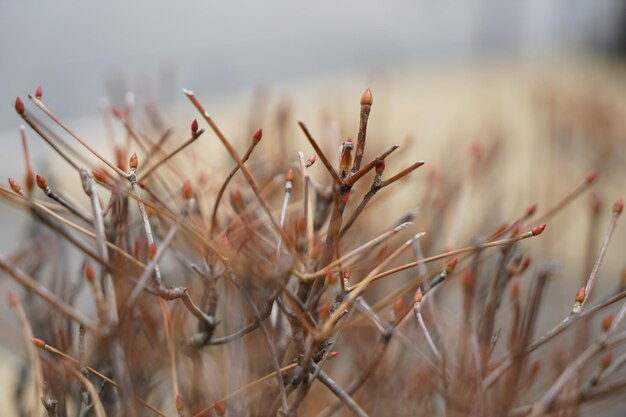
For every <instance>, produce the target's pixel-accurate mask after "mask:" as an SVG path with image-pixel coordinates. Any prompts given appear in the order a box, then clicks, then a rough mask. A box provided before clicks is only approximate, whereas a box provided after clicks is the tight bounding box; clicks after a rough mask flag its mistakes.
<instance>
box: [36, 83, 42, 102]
mask: <svg viewBox="0 0 626 417" xmlns="http://www.w3.org/2000/svg"><path fill="white" fill-rule="evenodd" d="M35 97H37V98H38V99H41V97H43V88H41V86H39V87H37V90H35Z"/></svg>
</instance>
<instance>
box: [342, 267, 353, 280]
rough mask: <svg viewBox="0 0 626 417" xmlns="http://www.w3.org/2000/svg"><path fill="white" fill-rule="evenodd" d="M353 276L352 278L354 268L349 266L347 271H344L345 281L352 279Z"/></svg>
mask: <svg viewBox="0 0 626 417" xmlns="http://www.w3.org/2000/svg"><path fill="white" fill-rule="evenodd" d="M351 276H352V268H350V267H349V266H347V267H346V269H344V270H343V279H350V277H351Z"/></svg>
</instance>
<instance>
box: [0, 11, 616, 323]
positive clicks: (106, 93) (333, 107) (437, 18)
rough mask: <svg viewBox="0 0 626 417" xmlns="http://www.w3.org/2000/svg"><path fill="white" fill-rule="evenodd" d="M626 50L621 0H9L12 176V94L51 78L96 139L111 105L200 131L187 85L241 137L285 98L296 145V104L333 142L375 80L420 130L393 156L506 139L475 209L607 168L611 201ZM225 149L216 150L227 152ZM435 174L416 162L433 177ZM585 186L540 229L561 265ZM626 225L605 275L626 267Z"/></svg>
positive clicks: (15, 241)
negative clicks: (254, 116)
mask: <svg viewBox="0 0 626 417" xmlns="http://www.w3.org/2000/svg"><path fill="white" fill-rule="evenodd" d="M624 57H626V2H624V1H621V0H595V1H594V0H586V1H585V0H527V1H522V0H474V1H464V2H455V1H432V0H413V1H404V0H402V1H394V2H379V1H363V0H345V1H341V2H336V1H318V2H292V1H287V0H276V1H263V2H259V1H250V0H247V1H238V2H223V1H206V0H204V1H185V2H166V1H133V2H128V1H107V2H82V1H66V0H58V1H55V2H48V1H43V0H41V1H36V0H0V154H1V155H2V163H1V164H0V179H2V181H5V179H6V178H7V177H9V176H11V177H14V178H19V179H21V178H22V176H23V162H22V155H21V145H20V141H19V135H18V127H19V126H20V123H21V120H20V119H19V117H17V116H16V114H15V111H14V108H13V103H14V100H15V97H16V96H18V95H19V96H22V97H23V98H25V96H26V95H27V94H28V93H32V92H34V90H35V89H36V88H37V87H38V86H39V85H41V86H42V87H43V89H44V96H45V100H46V103H47V105H48V106H49V107H50V108H51V109H53V110H54V112H55V113H56V114H57V115H58V116H59V117H60V118H61V119H62V120H65V121H67V122H68V124H69V125H70V126H72V127H73V128H75V130H76V131H78V132H79V133H80V134H81V135H82V136H84V137H86V138H88V139H89V140H90V141H91V142H92V143H95V144H97V145H99V146H104V144H105V142H106V136H107V133H106V130H105V129H103V119H102V114H101V111H102V109H103V106H105V107H106V106H108V105H111V106H114V107H121V106H125V105H127V104H129V103H132V104H133V106H134V107H135V108H137V109H142V110H141V112H144V111H145V112H146V113H150V112H151V111H152V112H155V111H157V110H155V109H158V113H159V114H160V116H161V117H162V118H163V121H164V123H165V124H166V125H172V126H173V125H182V126H183V130H182V131H186V129H187V126H188V123H189V121H190V120H191V119H192V118H194V117H196V115H195V113H194V112H193V111H192V109H191V107H190V106H189V105H188V103H186V100H185V99H184V96H183V94H182V88H183V87H185V88H189V89H192V90H194V91H195V93H196V94H197V95H198V96H200V97H201V98H203V100H204V102H205V103H207V106H206V107H207V109H209V111H210V112H211V114H212V115H214V116H215V117H216V119H217V120H218V122H219V123H220V125H221V126H222V127H223V128H224V130H225V131H226V132H228V133H229V134H231V135H232V136H233V137H235V138H237V139H239V140H243V139H244V138H248V137H249V135H250V134H251V132H252V131H253V130H252V129H253V128H254V129H256V128H258V127H263V129H264V131H265V132H266V136H267V137H269V138H271V137H272V133H276V127H275V124H276V120H275V114H276V113H277V112H278V113H280V111H281V109H283V110H284V109H286V108H288V109H289V114H290V117H291V118H292V120H291V121H292V122H293V123H292V124H291V126H292V127H291V128H290V129H291V130H290V131H288V135H289V138H290V139H291V138H293V144H292V145H291V146H292V147H293V149H290V151H291V150H294V151H295V150H296V149H297V150H305V151H306V152H307V153H309V152H310V151H311V150H310V149H309V148H308V144H307V143H306V142H305V141H304V140H303V137H302V135H301V133H300V132H299V131H298V130H297V129H296V127H295V121H296V120H305V121H307V123H308V124H310V126H312V128H313V129H314V131H316V132H318V133H319V136H320V137H322V139H324V140H325V141H326V142H325V143H326V145H327V146H328V147H330V149H336V146H338V144H339V143H340V140H341V139H343V138H345V137H347V136H354V135H356V129H357V124H358V117H357V116H358V99H359V97H360V95H361V93H362V91H363V90H364V89H365V88H366V87H371V88H372V91H373V92H374V103H375V104H374V108H373V110H372V117H371V119H370V129H371V132H372V133H371V136H372V137H375V138H380V140H381V141H385V142H386V143H391V142H397V143H401V144H403V145H408V146H407V147H405V148H404V152H403V153H402V154H401V157H400V158H399V159H400V161H401V162H397V163H398V166H397V167H396V168H399V167H401V166H402V163H407V162H408V161H414V160H417V159H423V160H426V162H427V164H428V165H429V166H431V167H434V169H439V170H440V171H443V172H444V173H448V174H450V175H459V174H460V175H463V174H462V172H463V171H462V170H463V169H464V168H463V164H464V160H463V157H464V155H466V154H468V152H469V149H470V147H471V146H472V144H475V143H477V142H478V143H482V144H483V145H485V146H486V145H488V144H490V143H492V142H493V141H495V140H496V139H498V140H500V139H501V143H502V144H503V146H501V149H500V155H501V156H502V155H503V156H504V157H503V158H502V162H499V165H497V166H496V167H497V170H496V173H495V174H493V173H492V174H491V175H492V176H491V177H487V178H488V179H487V185H484V184H483V185H482V186H481V185H477V186H476V188H475V189H474V191H473V194H472V197H471V198H470V202H469V203H468V207H469V208H468V211H469V213H470V214H469V215H468V216H467V223H471V222H470V220H471V219H472V218H473V216H475V217H476V218H477V219H480V221H482V222H484V218H485V216H486V215H489V216H491V215H493V216H495V217H497V218H500V219H503V220H504V219H511V218H514V217H515V216H517V215H519V214H520V213H521V212H523V210H524V209H525V208H526V207H527V206H528V205H530V204H531V203H533V202H539V206H540V207H541V208H542V209H543V210H540V211H541V212H544V211H545V210H547V208H548V207H550V205H551V204H553V203H555V202H556V201H558V199H560V197H562V196H563V195H564V194H565V193H566V192H567V191H568V190H570V189H572V188H573V187H574V186H575V185H576V184H577V183H579V182H580V180H582V179H583V178H584V175H585V172H587V170H588V169H590V168H594V167H595V168H599V170H600V174H601V177H600V181H599V184H598V187H597V195H598V197H599V198H602V199H604V200H606V201H605V203H606V205H605V207H610V204H612V202H613V200H614V199H615V197H616V196H617V195H620V194H623V193H624V190H625V189H626V181H625V180H624V178H625V177H624V173H625V170H624V168H623V167H624V166H625V164H624V162H625V158H626V154H625V152H624V146H623V144H624V141H625V140H626V137H625V136H626V122H624V121H622V119H623V117H621V115H623V114H624V111H625V110H626V94H625V93H626V72H625V70H626V68H625V67H624V64H623V59H624ZM28 104H29V103H27V105H28ZM254 106H261V107H264V112H261V113H263V117H260V118H259V119H258V120H251V117H250V113H251V108H253V107H254ZM265 110H266V111H265ZM137 113H140V112H139V111H138V112H137ZM138 117H139V116H138ZM331 119H332V121H333V123H330V122H329V120H331ZM253 122H258V123H259V124H260V126H256V125H254V126H253V125H252V123H253ZM28 134H29V138H30V142H29V143H30V144H31V151H32V153H33V159H34V162H35V168H36V171H37V170H38V169H39V170H42V171H45V172H51V171H52V172H54V173H55V175H57V176H59V175H60V174H59V171H58V170H57V171H55V167H59V168H58V169H64V168H63V164H62V163H61V162H59V161H58V160H57V159H58V158H56V157H55V156H52V155H51V151H50V150H49V149H48V148H46V147H45V146H44V144H43V143H42V142H41V141H38V140H37V138H36V137H35V134H34V132H28ZM211 138H212V136H211ZM194 146H195V145H194ZM198 146H200V145H198ZM202 146H211V145H205V144H203V145H202ZM267 146H269V147H270V148H271V147H272V146H274V147H276V145H275V144H274V145H272V144H271V143H270V144H269V145H267ZM381 147H382V145H381ZM198 149H199V150H200V149H205V148H201V147H199V148H198ZM215 149H220V148H219V147H217V148H215ZM277 151H280V149H278V150H277ZM283 151H284V150H283ZM220 152H221V151H220ZM220 155H223V157H222V158H223V161H221V160H218V161H214V163H216V164H217V165H218V166H219V165H220V164H223V166H230V161H229V159H228V158H226V154H225V153H221V154H220ZM394 171H395V170H394ZM425 177H426V175H424V174H422V173H417V174H416V178H418V179H417V181H418V183H417V184H418V186H419V184H423V183H424V181H425V179H424V178H425ZM489 178H491V180H492V182H491V183H490V182H489V181H490V180H489ZM496 180H497V181H496ZM419 181H422V182H421V183H420V182H419ZM412 184H413V183H412ZM64 186H66V187H69V186H67V183H64ZM74 186H78V181H77V179H76V182H75V183H74ZM410 197H411V195H410V194H408V197H407V194H404V195H401V196H400V197H398V196H396V198H400V199H403V200H406V201H404V203H405V204H404V206H403V207H400V206H402V205H400V206H399V208H398V209H397V210H396V211H398V212H401V211H402V210H404V209H407V208H411V207H414V206H415V205H416V201H412V200H411V198H410ZM587 197H588V196H585V197H584V198H581V199H580V201H577V202H576V203H575V204H574V205H572V207H571V208H568V209H567V210H566V211H565V212H564V213H563V216H561V217H560V218H559V219H558V220H557V221H556V222H555V223H553V224H551V225H550V228H549V230H555V231H554V232H552V233H551V234H548V235H547V236H546V237H545V239H544V241H543V243H542V245H543V246H541V248H542V251H541V256H542V257H544V258H551V257H555V258H558V259H560V260H562V262H563V264H564V265H565V266H564V270H563V271H564V272H563V276H567V275H568V274H570V275H572V276H575V277H576V282H578V280H579V278H580V275H581V274H580V271H579V269H580V266H581V262H580V259H581V258H580V256H581V254H582V253H583V252H584V251H585V250H586V249H587V248H588V246H587V245H586V242H585V236H587V234H586V233H587V231H586V227H588V224H589V215H588V212H589V199H588V198H587ZM394 210H395V207H394ZM394 210H391V211H394ZM605 211H607V210H605ZM608 216H609V214H608V211H607V213H606V216H605V217H603V220H604V219H607V220H608ZM0 218H2V219H4V220H2V223H1V225H2V228H3V229H2V230H3V232H2V233H1V234H0V251H1V252H2V253H10V252H11V251H12V250H14V249H15V248H16V247H17V246H18V245H19V242H20V240H21V236H23V235H24V229H25V218H26V217H25V216H20V215H19V214H18V213H17V210H16V209H14V208H11V207H8V206H7V205H6V204H2V205H0ZM7 219H10V221H7ZM600 224H602V225H603V224H604V223H600ZM481 226H484V228H482V230H486V229H489V228H493V227H495V226H496V224H495V223H494V224H484V223H478V224H473V225H472V227H467V228H465V229H463V231H462V232H459V233H460V236H461V237H462V239H461V240H460V241H466V240H467V239H468V238H469V237H471V235H472V233H474V232H475V231H476V229H477V228H478V229H480V228H481ZM603 227H604V226H602V228H603ZM623 231H624V228H620V229H618V231H617V233H616V236H615V239H614V243H613V244H612V246H611V249H610V250H609V252H608V253H607V261H606V263H605V265H604V266H603V270H602V273H603V274H604V275H606V276H607V281H608V283H606V284H601V285H607V287H608V286H612V285H614V284H615V282H616V280H619V277H620V274H621V269H622V267H623V260H622V257H621V253H623V249H624V247H625V245H626V239H625V237H624V232H623ZM538 245H539V244H538ZM568 261H570V262H569V263H568ZM558 287H559V286H558V285H556V286H555V290H554V291H553V293H554V294H558ZM574 287H576V286H575V285H574ZM574 287H572V285H569V286H567V288H568V290H567V291H569V292H571V289H572V288H574ZM555 291H556V292H555ZM569 292H568V293H567V294H569ZM572 294H573V293H572ZM568 303H569V301H567V302H565V303H564V304H563V305H568ZM555 308H556V307H555ZM562 310H563V309H561V310H559V311H560V313H559V314H562V313H563V311H564V310H563V311H562ZM565 310H567V307H565ZM551 324H552V323H548V324H546V328H547V327H549V326H550V325H551Z"/></svg>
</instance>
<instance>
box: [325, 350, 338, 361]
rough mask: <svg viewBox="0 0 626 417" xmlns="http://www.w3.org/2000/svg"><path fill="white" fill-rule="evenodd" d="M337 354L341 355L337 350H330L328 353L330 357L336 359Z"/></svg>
mask: <svg viewBox="0 0 626 417" xmlns="http://www.w3.org/2000/svg"><path fill="white" fill-rule="evenodd" d="M337 356H339V352H337V351H336V350H333V351H332V352H330V353H329V354H328V359H329V360H330V359H335V358H336V357H337Z"/></svg>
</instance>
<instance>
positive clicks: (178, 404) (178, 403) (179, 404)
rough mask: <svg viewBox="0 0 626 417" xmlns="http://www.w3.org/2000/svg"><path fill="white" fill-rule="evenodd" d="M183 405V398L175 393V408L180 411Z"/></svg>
mask: <svg viewBox="0 0 626 417" xmlns="http://www.w3.org/2000/svg"><path fill="white" fill-rule="evenodd" d="M184 407H185V404H184V403H183V399H182V398H181V397H180V394H177V395H176V410H178V411H182V410H183V408H184Z"/></svg>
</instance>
